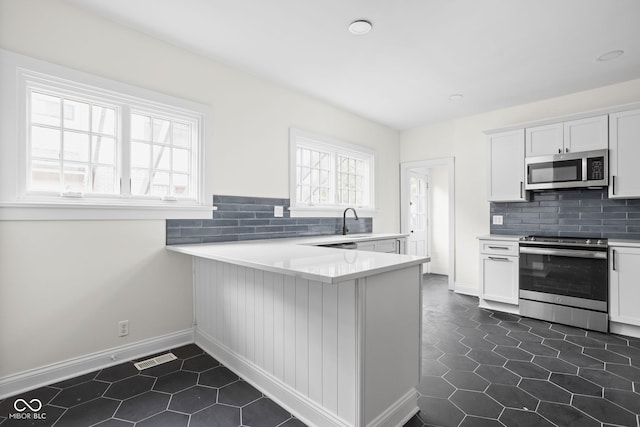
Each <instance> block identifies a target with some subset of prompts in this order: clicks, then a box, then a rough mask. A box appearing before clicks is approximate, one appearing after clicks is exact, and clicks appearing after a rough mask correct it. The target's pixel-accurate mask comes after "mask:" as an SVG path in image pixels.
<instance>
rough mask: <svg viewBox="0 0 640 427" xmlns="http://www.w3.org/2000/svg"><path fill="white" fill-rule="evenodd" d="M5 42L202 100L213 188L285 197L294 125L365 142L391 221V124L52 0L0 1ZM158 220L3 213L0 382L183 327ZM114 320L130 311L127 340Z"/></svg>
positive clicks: (182, 263) (388, 223)
mask: <svg viewBox="0 0 640 427" xmlns="http://www.w3.org/2000/svg"><path fill="white" fill-rule="evenodd" d="M0 48H4V49H8V50H12V51H14V52H17V53H21V54H24V55H29V56H33V57H36V58H38V59H43V60H46V61H50V62H53V63H56V64H60V65H64V66H67V67H70V68H75V69H78V70H81V71H85V72H90V73H94V74H96V75H99V76H102V77H106V78H110V79H114V80H118V81H122V82H125V83H129V84H135V85H139V86H142V87H145V88H148V89H152V90H156V91H159V92H163V93H167V94H169V95H173V96H178V97H182V98H186V99H189V100H192V101H196V102H200V103H203V104H206V105H210V106H211V107H212V110H213V123H209V127H208V130H207V145H206V154H207V157H206V164H207V167H208V171H207V177H206V179H207V185H208V186H209V188H212V189H213V192H214V193H216V194H226V195H246V196H261V197H281V198H286V197H289V194H288V193H289V184H288V179H289V178H288V171H289V166H288V131H289V128H290V127H297V128H300V129H305V130H309V131H312V132H316V133H320V134H324V135H328V136H331V137H334V138H339V139H342V140H345V141H347V142H352V143H355V144H360V145H365V146H368V147H370V148H372V149H374V150H376V152H377V154H378V163H377V169H376V173H377V178H378V179H377V184H378V187H377V189H376V201H377V203H378V208H379V210H380V213H379V214H378V215H376V217H375V218H374V231H376V232H396V231H398V228H399V219H398V215H399V214H398V211H399V208H398V204H399V203H398V198H399V196H398V194H399V193H398V180H399V178H398V163H399V149H398V142H399V133H398V132H397V131H395V130H392V129H389V128H386V127H384V126H382V125H379V124H376V123H373V122H370V121H368V120H365V119H363V118H361V117H358V116H356V115H354V114H351V113H348V112H345V111H343V110H340V109H338V108H335V107H333V106H331V105H328V104H326V103H323V102H321V101H318V100H315V99H313V98H311V97H308V96H305V95H303V94H300V93H296V92H294V91H291V90H288V89H285V88H283V87H280V86H277V85H275V84H272V83H269V82H266V81H264V80H261V79H258V78H256V77H253V76H251V75H248V74H246V73H243V72H240V71H237V70H234V69H231V68H229V67H226V66H224V65H221V64H219V63H216V62H214V61H211V60H209V59H206V58H204V57H201V56H198V55H196V54H193V53H191V52H188V51H186V50H183V49H180V48H177V47H175V46H173V45H170V44H168V43H165V42H162V41H159V40H157V39H154V38H151V37H148V36H146V35H143V34H141V33H138V32H136V31H134V30H131V29H128V28H125V27H122V26H119V25H117V24H114V23H111V22H110V21H107V20H104V19H101V18H98V17H96V16H93V15H91V14H88V13H86V12H84V11H81V10H79V9H77V8H75V7H73V6H71V5H69V4H67V3H65V2H63V1H61V0H0ZM0 143H2V144H4V143H11V142H7V141H0ZM164 227H165V224H164V221H79V222H67V221H60V222H46V221H44V222H20V221H15V222H2V223H0V263H1V265H0V304H1V305H2V308H1V309H0V379H2V378H3V377H5V376H7V375H10V374H15V373H18V372H22V371H25V370H28V369H31V368H37V367H42V366H44V365H47V364H51V363H55V362H59V361H62V360H66V359H69V358H72V357H78V356H82V355H85V354H88V353H92V352H97V351H101V350H105V349H108V348H110V347H113V346H116V345H122V344H127V343H131V342H135V341H138V340H143V339H146V338H152V337H156V336H160V335H163V334H168V333H171V332H176V331H180V330H183V329H185V328H189V327H190V326H191V322H192V303H191V301H192V290H191V264H190V260H189V259H188V258H187V257H183V256H180V255H176V254H170V253H168V252H166V251H165V249H164V241H165V234H164V233H165V231H164ZM154 290H155V291H156V292H152V291H154ZM120 319H128V320H129V321H130V328H131V334H130V335H129V336H128V337H126V338H117V328H116V322H117V320H120Z"/></svg>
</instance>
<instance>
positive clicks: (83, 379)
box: [0, 344, 624, 427]
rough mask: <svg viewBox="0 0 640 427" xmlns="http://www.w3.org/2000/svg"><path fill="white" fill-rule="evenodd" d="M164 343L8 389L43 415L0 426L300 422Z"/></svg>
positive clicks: (198, 426) (194, 350)
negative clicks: (108, 363)
mask: <svg viewBox="0 0 640 427" xmlns="http://www.w3.org/2000/svg"><path fill="white" fill-rule="evenodd" d="M171 351H172V352H173V354H174V355H175V356H176V357H178V360H175V361H172V362H169V363H165V364H163V365H160V366H156V367H154V368H150V369H146V370H143V371H138V369H136V368H135V367H134V366H133V362H126V363H122V364H120V365H116V366H112V367H110V368H106V369H103V370H101V371H97V372H93V373H90V374H86V375H82V376H79V377H77V378H73V379H70V380H66V381H63V382H59V383H57V384H53V385H50V386H46V387H42V388H39V389H37V390H33V391H30V392H27V393H23V394H22V395H20V396H16V398H22V399H25V400H26V401H27V402H29V401H30V400H31V399H39V400H40V401H41V402H42V405H43V407H42V410H41V411H40V412H41V413H46V420H39V421H36V422H33V420H31V422H30V421H28V420H18V419H5V417H4V415H0V426H1V427H13V426H16V427H26V426H30V425H34V426H55V427H76V426H77V427H90V426H91V427H93V426H95V427H147V426H148V427H163V426H167V427H180V426H184V427H205V426H217V427H238V426H246V427H301V426H302V427H304V424H303V423H301V422H300V420H298V419H296V418H294V417H293V416H292V415H291V414H290V413H289V412H287V411H286V410H284V409H283V408H281V407H280V406H278V405H277V404H276V403H275V402H274V401H272V400H271V399H269V398H268V397H266V396H264V395H263V394H262V393H260V392H259V391H258V390H256V389H255V388H254V387H252V386H251V385H250V384H249V383H247V382H245V381H243V380H242V379H241V378H239V377H238V376H237V375H235V374H234V373H233V372H231V371H230V370H228V369H227V368H225V367H224V366H222V365H221V364H220V363H219V362H218V361H217V360H215V359H214V358H213V357H211V356H209V355H208V354H206V353H205V352H204V351H203V350H202V349H201V348H199V347H198V346H196V345H194V344H190V345H186V346H183V347H180V348H176V349H173V350H171ZM150 357H151V356H150ZM145 359H147V357H145ZM442 381H443V382H444V383H445V384H448V383H446V381H444V380H442ZM452 389H453V387H452ZM621 398H624V396H621ZM14 401H15V399H13V398H8V399H5V400H4V401H0V414H9V413H14V412H15V410H13V403H14ZM420 425H421V424H420Z"/></svg>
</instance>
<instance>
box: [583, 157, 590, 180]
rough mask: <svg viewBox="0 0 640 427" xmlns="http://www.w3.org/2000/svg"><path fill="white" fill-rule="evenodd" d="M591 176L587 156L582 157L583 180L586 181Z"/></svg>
mask: <svg viewBox="0 0 640 427" xmlns="http://www.w3.org/2000/svg"><path fill="white" fill-rule="evenodd" d="M588 179H589V177H588V176H587V158H586V157H583V158H582V180H583V181H586V180H588Z"/></svg>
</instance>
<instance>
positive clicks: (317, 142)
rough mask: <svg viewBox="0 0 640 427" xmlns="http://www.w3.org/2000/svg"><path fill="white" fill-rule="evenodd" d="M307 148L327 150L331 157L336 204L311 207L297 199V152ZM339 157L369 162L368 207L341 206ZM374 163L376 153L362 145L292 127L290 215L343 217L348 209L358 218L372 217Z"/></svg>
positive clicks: (290, 142)
mask: <svg viewBox="0 0 640 427" xmlns="http://www.w3.org/2000/svg"><path fill="white" fill-rule="evenodd" d="M298 147H304V148H308V149H312V150H318V151H325V152H329V153H331V156H332V159H331V161H332V163H333V165H332V169H333V170H332V174H331V176H330V186H331V191H330V193H331V194H333V203H327V204H317V205H308V204H304V203H301V201H299V200H298V191H297V187H298V182H297V166H298V165H297V149H298ZM339 155H342V156H348V157H353V158H357V159H361V160H366V161H367V162H368V169H369V170H368V174H367V175H368V193H369V204H368V205H366V206H364V205H363V206H357V205H351V204H341V203H338V194H337V193H338V191H339V189H338V168H337V157H338V156H339ZM375 163H376V153H375V151H374V150H372V149H370V148H367V147H363V146H360V145H356V144H352V143H347V142H344V141H341V140H338V139H335V138H330V137H327V136H323V135H319V134H315V133H312V132H308V131H304V130H301V129H296V128H291V129H290V130H289V198H290V203H291V206H290V208H289V210H290V211H291V216H294V217H295V216H300V217H304V216H306V217H309V216H320V217H335V216H336V215H342V213H343V212H344V210H345V209H346V208H347V207H353V208H355V209H356V210H357V211H358V214H359V215H373V214H375V213H376V212H377V211H376V205H375Z"/></svg>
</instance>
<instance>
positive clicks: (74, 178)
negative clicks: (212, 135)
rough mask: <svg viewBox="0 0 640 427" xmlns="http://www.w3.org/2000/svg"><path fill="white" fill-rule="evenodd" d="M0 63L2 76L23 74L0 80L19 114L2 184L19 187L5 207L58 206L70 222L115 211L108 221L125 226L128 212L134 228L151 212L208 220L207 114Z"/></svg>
mask: <svg viewBox="0 0 640 427" xmlns="http://www.w3.org/2000/svg"><path fill="white" fill-rule="evenodd" d="M0 59H1V61H0V66H1V67H2V70H0V71H3V73H2V74H0V75H3V76H10V75H11V74H13V75H14V76H16V75H17V79H15V78H14V79H10V78H6V77H3V78H2V80H1V81H0V89H2V90H3V93H11V92H13V93H14V94H15V97H11V96H8V97H5V98H4V99H2V100H1V101H0V102H1V103H2V107H3V111H9V110H7V108H11V111H15V113H12V114H15V117H8V116H7V117H1V118H0V121H1V123H0V124H1V125H2V126H1V129H0V132H1V133H2V138H3V140H8V141H15V147H9V146H3V147H2V153H1V154H2V157H4V159H3V162H2V165H0V166H2V167H3V168H5V169H12V171H10V172H13V173H7V174H6V175H5V176H3V179H4V177H11V178H12V179H13V178H14V177H15V180H14V184H13V185H5V186H0V207H2V208H21V209H32V208H41V209H45V208H47V207H55V208H56V209H55V211H56V212H64V209H66V210H67V213H66V214H64V215H63V216H65V215H66V216H68V217H69V219H75V218H82V215H84V214H82V213H79V212H88V208H107V209H108V213H107V214H106V215H105V217H106V218H109V219H110V218H119V217H122V216H118V214H117V213H116V214H115V215H114V212H116V211H118V209H123V208H124V210H123V212H124V211H126V210H127V209H128V213H125V214H124V215H125V217H126V216H129V217H132V218H136V219H137V218H144V217H146V216H145V215H140V214H139V212H140V211H141V210H142V211H144V210H145V209H146V210H147V212H151V211H153V212H155V213H154V214H152V215H151V217H155V218H172V217H181V218H192V217H197V218H200V217H210V213H211V206H210V202H209V201H207V202H205V200H204V197H203V195H204V194H205V191H204V188H203V176H204V170H203V164H204V162H203V158H202V156H203V150H202V147H203V135H204V133H203V129H204V119H205V116H206V115H208V114H209V111H208V108H207V107H205V106H202V105H199V104H195V103H192V102H189V101H186V100H182V99H178V98H174V97H170V96H168V95H163V94H159V93H156V92H152V91H148V90H145V89H142V88H138V87H133V86H129V85H125V84H123V83H118V82H114V81H111V80H107V79H102V78H100V77H97V76H92V75H89V74H86V73H81V72H78V71H74V70H69V69H66V68H64V67H59V66H56V65H53V64H48V63H46V62H43V61H38V60H35V59H33V58H28V57H24V56H21V55H17V54H13V53H10V52H7V51H2V50H0ZM12 99H13V101H11V100H12ZM15 100H17V103H16V101H15ZM10 102H14V105H13V106H11V105H10ZM12 127H14V128H15V129H13V130H7V129H11V128H12ZM11 158H13V163H11V160H10V159H11ZM14 173H15V175H14ZM11 192H14V194H13V195H12V194H10V193H11ZM207 205H208V206H207ZM61 208H64V209H61ZM73 209H75V213H73V214H71V213H69V212H70V211H71V210H73ZM132 209H136V210H138V213H135V214H133V215H130V214H131V212H133V211H132ZM163 211H164V213H162V212H163ZM187 211H190V212H191V214H189V213H188V212H187ZM170 212H173V213H170ZM4 213H6V209H3V211H0V219H3V218H5V217H6V215H3V214H4ZM23 213H24V212H20V214H23ZM30 215H31V216H33V215H34V214H33V212H32V213H30V214H29V215H27V218H26V219H29V218H28V217H29V216H30ZM16 216H17V217H18V218H20V217H19V215H18V214H16ZM35 216H36V217H38V216H39V218H35V217H34V218H33V219H48V218H47V217H46V215H44V214H36V215H35ZM94 217H95V215H94V216H92V215H89V216H88V217H87V219H91V218H94ZM9 219H16V218H9ZM51 219H63V218H51Z"/></svg>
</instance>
